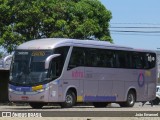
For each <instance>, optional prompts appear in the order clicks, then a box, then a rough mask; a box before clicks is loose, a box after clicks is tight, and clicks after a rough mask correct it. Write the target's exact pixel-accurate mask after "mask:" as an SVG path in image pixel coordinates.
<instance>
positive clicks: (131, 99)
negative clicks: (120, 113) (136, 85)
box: [128, 94, 134, 104]
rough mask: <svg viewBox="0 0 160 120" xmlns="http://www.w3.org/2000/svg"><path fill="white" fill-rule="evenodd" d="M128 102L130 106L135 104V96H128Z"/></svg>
mask: <svg viewBox="0 0 160 120" xmlns="http://www.w3.org/2000/svg"><path fill="white" fill-rule="evenodd" d="M128 102H129V104H134V96H133V95H132V94H129V95H128Z"/></svg>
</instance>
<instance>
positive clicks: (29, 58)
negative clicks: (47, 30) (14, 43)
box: [10, 51, 52, 85]
mask: <svg viewBox="0 0 160 120" xmlns="http://www.w3.org/2000/svg"><path fill="white" fill-rule="evenodd" d="M51 53H52V51H16V52H15V55H14V58H13V62H12V67H11V78H10V82H12V83H14V84H17V85H35V84H38V83H42V82H44V80H45V78H46V77H47V70H45V65H44V64H45V60H46V58H47V57H48V56H49V55H51Z"/></svg>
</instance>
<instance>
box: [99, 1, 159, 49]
mask: <svg viewBox="0 0 160 120" xmlns="http://www.w3.org/2000/svg"><path fill="white" fill-rule="evenodd" d="M100 1H101V2H102V4H103V5H104V6H105V7H106V9H107V10H110V11H111V13H112V19H111V21H110V28H109V29H110V32H111V37H112V39H113V42H114V43H115V44H118V45H123V46H129V47H133V48H138V49H150V50H160V6H159V5H160V0H100Z"/></svg>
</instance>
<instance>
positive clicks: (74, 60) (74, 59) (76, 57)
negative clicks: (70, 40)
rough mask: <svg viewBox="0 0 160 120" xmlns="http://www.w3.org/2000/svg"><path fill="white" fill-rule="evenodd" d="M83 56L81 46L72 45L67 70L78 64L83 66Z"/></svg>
mask: <svg viewBox="0 0 160 120" xmlns="http://www.w3.org/2000/svg"><path fill="white" fill-rule="evenodd" d="M84 56H85V54H84V51H83V48H78V47H74V48H73V50H72V54H71V57H70V61H69V65H68V70H70V69H72V68H75V67H78V66H84Z"/></svg>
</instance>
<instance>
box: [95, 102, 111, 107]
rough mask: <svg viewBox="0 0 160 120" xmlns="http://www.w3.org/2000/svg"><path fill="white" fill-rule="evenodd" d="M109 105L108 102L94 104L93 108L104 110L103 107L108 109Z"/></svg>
mask: <svg viewBox="0 0 160 120" xmlns="http://www.w3.org/2000/svg"><path fill="white" fill-rule="evenodd" d="M107 105H108V103H106V102H94V103H93V106H94V107H96V108H103V107H106V106H107Z"/></svg>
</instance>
